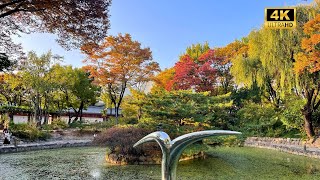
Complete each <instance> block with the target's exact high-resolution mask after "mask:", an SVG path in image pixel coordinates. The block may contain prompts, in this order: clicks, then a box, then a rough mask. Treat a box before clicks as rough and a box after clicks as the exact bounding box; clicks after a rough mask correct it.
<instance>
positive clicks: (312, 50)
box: [294, 14, 320, 138]
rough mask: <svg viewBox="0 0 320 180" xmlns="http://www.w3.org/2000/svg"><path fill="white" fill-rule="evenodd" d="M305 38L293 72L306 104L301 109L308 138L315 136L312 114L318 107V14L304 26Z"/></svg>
mask: <svg viewBox="0 0 320 180" xmlns="http://www.w3.org/2000/svg"><path fill="white" fill-rule="evenodd" d="M303 29H304V33H305V35H306V37H305V38H303V39H302V42H301V48H302V50H303V51H302V52H300V53H298V54H297V55H296V60H297V61H296V62H295V64H294V70H295V72H296V76H297V77H298V79H297V80H298V89H299V90H300V91H301V92H302V95H303V97H304V98H305V99H306V103H305V105H304V106H303V108H302V110H301V111H302V114H303V117H304V129H305V131H306V133H307V135H308V137H309V138H312V137H313V136H314V135H315V132H314V125H313V123H314V122H315V121H316V120H315V119H313V117H312V115H313V113H314V112H315V111H316V110H317V109H318V108H319V106H320V99H319V91H320V80H319V78H320V63H319V61H320V34H319V32H320V14H318V15H317V16H316V17H315V18H314V19H312V20H310V21H308V22H307V23H306V24H305V25H304V28H303Z"/></svg>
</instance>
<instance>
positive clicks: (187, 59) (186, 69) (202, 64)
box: [167, 43, 220, 92]
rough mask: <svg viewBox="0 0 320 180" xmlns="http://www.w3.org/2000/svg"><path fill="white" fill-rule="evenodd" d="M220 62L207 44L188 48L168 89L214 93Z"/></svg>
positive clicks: (175, 68) (176, 66) (176, 65)
mask: <svg viewBox="0 0 320 180" xmlns="http://www.w3.org/2000/svg"><path fill="white" fill-rule="evenodd" d="M219 60H220V59H219V58H216V57H215V53H214V50H212V49H210V48H209V45H208V44H207V43H206V44H204V45H201V44H197V45H193V46H191V47H189V48H187V51H186V54H184V55H182V56H181V57H180V60H179V61H178V62H177V63H176V64H175V66H174V71H175V74H174V77H173V79H172V80H171V81H170V82H169V83H168V86H167V89H174V90H187V89H194V90H195V91H197V92H203V91H211V92H213V90H214V89H215V85H216V82H217V81H216V78H217V66H218V64H219V63H218V61H219Z"/></svg>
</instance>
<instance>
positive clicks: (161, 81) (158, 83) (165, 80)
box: [151, 68, 175, 92]
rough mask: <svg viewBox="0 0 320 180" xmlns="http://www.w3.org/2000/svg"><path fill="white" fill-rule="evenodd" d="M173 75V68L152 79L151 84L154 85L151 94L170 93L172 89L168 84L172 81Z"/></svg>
mask: <svg viewBox="0 0 320 180" xmlns="http://www.w3.org/2000/svg"><path fill="white" fill-rule="evenodd" d="M174 74H175V70H174V68H169V69H165V70H163V71H161V72H160V73H159V74H158V75H157V76H156V77H154V79H153V82H154V83H155V84H154V85H153V87H152V89H151V92H156V91H162V90H164V89H165V90H167V91H170V90H171V89H170V87H172V86H171V85H170V84H169V83H170V81H171V80H172V79H173V77H174Z"/></svg>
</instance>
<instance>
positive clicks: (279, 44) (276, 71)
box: [231, 6, 309, 107]
mask: <svg viewBox="0 0 320 180" xmlns="http://www.w3.org/2000/svg"><path fill="white" fill-rule="evenodd" d="M297 10H298V15H297V19H298V20H299V22H298V27H297V28H296V29H293V30H286V29H283V30H273V29H265V28H262V29H260V30H255V31H252V32H251V33H250V34H249V36H248V54H247V56H243V55H238V56H236V57H235V58H233V60H232V64H233V66H232V68H231V73H232V74H233V76H234V77H235V80H236V82H237V83H238V84H244V85H245V86H252V85H253V84H256V85H257V86H258V87H260V88H261V89H262V90H263V92H264V97H266V98H267V99H268V100H269V101H270V102H271V103H272V104H274V105H275V106H276V107H279V105H280V104H281V102H282V101H283V99H284V98H285V94H287V93H291V92H292V91H295V93H296V94H298V92H297V91H296V90H297V87H296V81H295V76H294V73H293V63H294V62H295V58H294V55H295V54H296V53H298V52H299V51H300V49H301V48H300V42H301V40H302V36H303V32H302V26H303V24H304V23H305V22H307V21H308V17H309V16H308V12H309V7H308V6H305V7H297Z"/></svg>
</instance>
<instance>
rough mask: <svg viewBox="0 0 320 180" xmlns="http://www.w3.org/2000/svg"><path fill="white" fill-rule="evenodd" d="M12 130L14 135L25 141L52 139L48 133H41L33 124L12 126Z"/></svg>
mask: <svg viewBox="0 0 320 180" xmlns="http://www.w3.org/2000/svg"><path fill="white" fill-rule="evenodd" d="M10 129H11V132H12V135H14V136H16V137H18V138H20V139H24V140H29V141H35V140H46V139H48V138H50V134H49V133H48V132H44V131H40V130H39V129H38V128H37V127H36V126H35V125H31V124H12V125H11V126H10Z"/></svg>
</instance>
